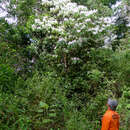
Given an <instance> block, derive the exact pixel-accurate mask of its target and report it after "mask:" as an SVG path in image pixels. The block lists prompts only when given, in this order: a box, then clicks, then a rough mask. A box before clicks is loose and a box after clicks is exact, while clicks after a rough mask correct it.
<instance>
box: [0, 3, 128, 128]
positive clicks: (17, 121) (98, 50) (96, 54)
mask: <svg viewBox="0 0 130 130" xmlns="http://www.w3.org/2000/svg"><path fill="white" fill-rule="evenodd" d="M39 2H41V1H36V0H32V1H30V0H23V1H16V0H12V1H11V3H10V5H9V8H8V12H9V13H10V15H15V16H17V18H18V21H17V24H16V25H13V24H12V25H11V24H8V23H7V22H6V21H5V20H4V19H0V23H1V24H0V36H1V38H0V130H42V129H44V130H66V129H67V130H97V129H101V118H102V116H103V114H104V112H105V110H106V106H105V105H106V102H107V99H108V98H110V97H112V98H117V99H118V101H119V105H118V108H117V112H118V113H119V114H120V117H121V120H120V128H121V130H127V129H129V127H130V126H129V121H130V117H129V115H130V114H129V110H130V104H129V99H130V89H129V86H130V75H129V74H130V62H129V61H130V51H129V41H130V40H129V34H128V32H125V31H128V30H127V28H126V30H125V31H124V32H125V36H126V37H123V38H121V39H120V40H118V41H119V43H120V46H119V47H117V46H116V45H115V41H114V42H113V43H112V46H113V48H114V49H113V50H114V51H113V50H112V49H110V48H103V47H102V46H103V44H104V35H105V34H107V31H108V30H107V29H106V30H107V31H106V30H105V31H104V32H101V33H98V34H93V32H92V31H89V32H88V29H91V28H93V27H94V26H96V25H94V26H93V25H91V23H87V24H86V22H85V21H84V20H85V19H86V20H88V19H89V18H90V19H91V20H92V21H97V19H98V18H100V17H102V16H108V15H109V14H110V13H111V11H110V9H109V7H107V6H108V5H109V3H110V2H111V3H113V2H115V1H114V0H106V1H105V0H98V1H97V0H96V1H92V0H87V1H83V0H80V1H76V0H75V2H78V4H84V5H87V6H89V7H88V9H97V10H98V12H97V13H96V14H93V15H92V16H87V17H86V16H85V15H81V13H74V15H72V14H66V15H65V14H64V13H63V14H61V15H59V16H58V15H57V14H58V12H59V11H61V9H58V10H55V11H56V12H53V11H52V12H50V8H51V7H50V6H49V5H41V3H40V4H39ZM61 4H62V3H61ZM14 5H16V6H14ZM71 5H73V4H72V3H71ZM106 5H107V6H106ZM60 6H61V5H60ZM14 7H16V8H14ZM76 7H77V5H76ZM81 7H82V8H83V7H84V6H79V8H81ZM62 9H63V8H62ZM85 9H86V8H85ZM87 11H88V10H87ZM90 12H91V11H90ZM104 12H105V13H104ZM71 13H72V12H71ZM36 14H37V15H36ZM64 15H65V16H64ZM57 16H58V17H57ZM36 17H37V19H36ZM44 18H47V19H46V20H45V22H46V23H48V22H49V21H51V22H50V24H51V25H52V28H50V27H48V24H46V26H47V27H45V26H43V21H42V19H44ZM64 18H65V20H66V19H67V20H68V21H64V22H63V19H64ZM71 18H74V19H71ZM77 19H78V20H77ZM39 20H41V21H40V22H42V26H41V25H38V24H40V22H39ZM55 20H57V23H55ZM34 21H38V24H36V26H37V28H35V29H34V28H32V25H35V24H34ZM53 23H54V24H53ZM61 23H62V24H61ZM80 23H82V24H83V25H85V28H84V29H83V30H81V31H80V29H81V27H82V26H83V25H80ZM76 24H78V26H77V27H76V28H74V27H75V25H76ZM100 24H101V25H100V26H102V25H103V23H100ZM62 25H63V26H64V28H63V30H60V29H61V28H62ZM36 26H33V27H36ZM39 26H40V28H38V27H39ZM80 26H81V27H80ZM59 27H61V28H59ZM121 27H123V26H122V25H121ZM51 29H52V30H51ZM53 29H54V30H53ZM109 29H110V28H109ZM118 29H119V28H117V30H118ZM62 31H63V32H64V33H62ZM77 31H79V32H77ZM118 31H119V32H120V31H121V30H118ZM63 38H64V39H63ZM68 43H69V44H68Z"/></svg>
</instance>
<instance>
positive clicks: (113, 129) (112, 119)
mask: <svg viewBox="0 0 130 130" xmlns="http://www.w3.org/2000/svg"><path fill="white" fill-rule="evenodd" d="M119 119H120V116H119V114H118V113H117V112H115V111H112V110H109V109H108V110H107V111H106V113H105V114H104V116H103V118H102V128H101V130H119Z"/></svg>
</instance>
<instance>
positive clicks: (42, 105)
mask: <svg viewBox="0 0 130 130" xmlns="http://www.w3.org/2000/svg"><path fill="white" fill-rule="evenodd" d="M48 107H49V106H48V104H46V103H44V102H42V101H41V102H40V108H44V109H48Z"/></svg>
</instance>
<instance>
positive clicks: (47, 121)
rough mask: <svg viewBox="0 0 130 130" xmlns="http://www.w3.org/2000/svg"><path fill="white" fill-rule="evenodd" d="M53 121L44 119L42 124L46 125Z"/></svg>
mask: <svg viewBox="0 0 130 130" xmlns="http://www.w3.org/2000/svg"><path fill="white" fill-rule="evenodd" d="M52 121H53V120H51V119H44V120H43V121H42V122H43V123H44V124H46V123H50V122H52Z"/></svg>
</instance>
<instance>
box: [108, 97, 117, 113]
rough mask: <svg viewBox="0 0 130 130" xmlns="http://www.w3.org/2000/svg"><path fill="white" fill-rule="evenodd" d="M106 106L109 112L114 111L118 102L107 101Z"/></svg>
mask: <svg viewBox="0 0 130 130" xmlns="http://www.w3.org/2000/svg"><path fill="white" fill-rule="evenodd" d="M107 105H108V106H109V108H110V109H111V110H113V111H115V110H116V107H117V106H118V102H117V100H112V99H108V101H107Z"/></svg>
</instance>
